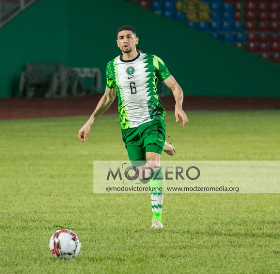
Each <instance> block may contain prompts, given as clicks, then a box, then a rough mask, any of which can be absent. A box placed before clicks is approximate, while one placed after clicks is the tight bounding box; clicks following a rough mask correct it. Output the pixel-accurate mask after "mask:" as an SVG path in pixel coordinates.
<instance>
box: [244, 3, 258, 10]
mask: <svg viewBox="0 0 280 274" xmlns="http://www.w3.org/2000/svg"><path fill="white" fill-rule="evenodd" d="M245 9H246V10H248V11H249V10H250V11H255V10H256V9H257V6H256V3H255V1H248V2H247V3H246V4H245Z"/></svg>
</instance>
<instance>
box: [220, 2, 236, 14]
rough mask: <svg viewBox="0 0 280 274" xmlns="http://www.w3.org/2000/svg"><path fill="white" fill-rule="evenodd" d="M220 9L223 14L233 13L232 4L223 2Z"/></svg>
mask: <svg viewBox="0 0 280 274" xmlns="http://www.w3.org/2000/svg"><path fill="white" fill-rule="evenodd" d="M222 8H223V10H224V11H225V12H230V13H232V12H233V11H234V5H233V4H232V3H227V2H223V3H222Z"/></svg>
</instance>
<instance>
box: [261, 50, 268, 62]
mask: <svg viewBox="0 0 280 274" xmlns="http://www.w3.org/2000/svg"><path fill="white" fill-rule="evenodd" d="M261 58H262V59H264V60H265V61H270V54H269V52H262V54H261Z"/></svg>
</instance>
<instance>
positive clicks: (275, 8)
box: [270, 2, 280, 12]
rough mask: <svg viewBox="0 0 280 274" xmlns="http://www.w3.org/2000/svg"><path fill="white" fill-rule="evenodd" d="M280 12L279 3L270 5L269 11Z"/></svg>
mask: <svg viewBox="0 0 280 274" xmlns="http://www.w3.org/2000/svg"><path fill="white" fill-rule="evenodd" d="M279 10H280V3H279V2H274V3H271V4H270V11H276V12H279Z"/></svg>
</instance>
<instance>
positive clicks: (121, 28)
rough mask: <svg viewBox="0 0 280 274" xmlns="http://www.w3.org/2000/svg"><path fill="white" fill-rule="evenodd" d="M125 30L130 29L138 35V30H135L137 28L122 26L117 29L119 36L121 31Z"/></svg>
mask: <svg viewBox="0 0 280 274" xmlns="http://www.w3.org/2000/svg"><path fill="white" fill-rule="evenodd" d="M123 30H130V31H131V32H132V34H133V35H134V36H135V37H136V31H135V29H134V28H133V27H131V26H122V27H120V28H119V29H118V31H117V38H118V34H119V32H121V31H123Z"/></svg>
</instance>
